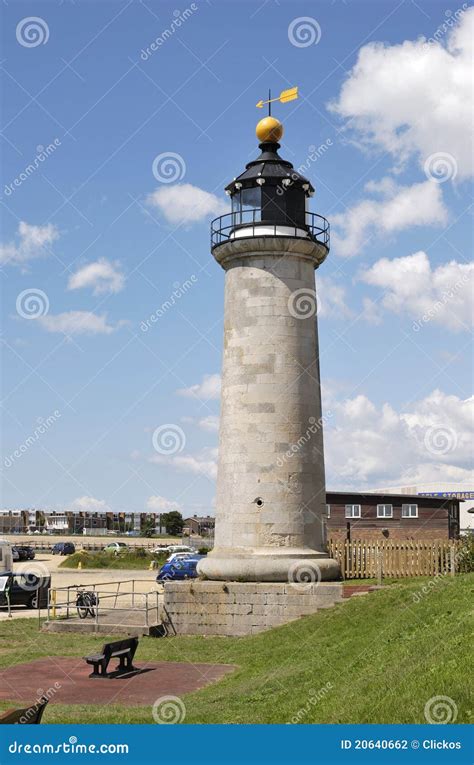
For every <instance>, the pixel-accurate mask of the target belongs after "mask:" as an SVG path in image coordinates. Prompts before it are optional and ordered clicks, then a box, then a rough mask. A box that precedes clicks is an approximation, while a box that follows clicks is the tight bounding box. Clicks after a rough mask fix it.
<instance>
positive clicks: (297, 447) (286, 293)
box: [198, 116, 339, 582]
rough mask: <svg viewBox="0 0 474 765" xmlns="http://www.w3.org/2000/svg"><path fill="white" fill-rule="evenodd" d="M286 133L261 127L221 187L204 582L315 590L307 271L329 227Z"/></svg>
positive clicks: (319, 565) (320, 510)
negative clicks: (213, 442)
mask: <svg viewBox="0 0 474 765" xmlns="http://www.w3.org/2000/svg"><path fill="white" fill-rule="evenodd" d="M282 135H283V126H282V124H281V123H280V122H279V121H278V120H277V119H275V118H274V117H271V116H268V117H265V118H264V119H262V120H261V121H260V122H259V123H258V125H257V137H258V139H259V141H260V150H261V153H260V156H258V157H257V158H256V159H255V160H253V161H252V162H249V163H248V164H247V166H246V169H245V170H244V172H243V173H242V174H241V175H239V176H238V178H235V180H233V181H232V182H231V183H230V184H229V185H228V186H227V188H226V192H227V194H228V195H229V196H230V199H231V203H232V212H231V213H229V214H227V215H223V216H221V217H220V218H217V219H216V220H214V221H213V223H212V253H213V255H214V258H215V259H216V261H217V262H218V263H219V265H220V266H221V267H222V268H223V269H224V271H225V318H224V359H223V375H222V407H221V424H220V436H219V465H218V477H217V508H216V532H215V547H214V549H213V551H212V552H211V553H210V554H209V555H208V556H207V558H204V559H202V560H201V561H200V563H199V566H198V571H199V573H200V574H201V575H203V576H204V577H205V578H207V579H210V580H226V581H237V582H252V581H253V582H291V581H301V582H305V581H309V582H316V581H320V580H326V579H335V578H337V577H338V574H339V566H338V564H337V563H336V561H335V560H333V559H330V558H329V557H328V555H327V554H326V552H325V551H324V549H323V516H324V513H325V503H326V491H325V480H324V451H323V433H322V417H321V390H320V375H319V361H318V355H319V354H318V331H317V321H316V302H315V281H314V271H315V269H316V268H318V267H319V266H320V265H321V263H322V262H323V261H324V260H325V258H326V256H327V254H328V252H329V224H328V222H327V221H326V220H325V219H324V218H322V217H321V216H320V215H316V214H314V213H311V212H310V211H309V200H310V198H311V197H312V196H313V194H314V188H313V186H312V185H311V183H310V181H309V180H307V179H306V178H304V177H303V176H302V175H301V174H300V173H298V172H297V171H296V170H295V169H294V168H293V165H292V164H291V163H290V162H288V161H286V160H284V159H282V158H281V157H280V155H279V153H278V150H279V149H280V145H279V143H278V141H279V140H280V139H281V137H282Z"/></svg>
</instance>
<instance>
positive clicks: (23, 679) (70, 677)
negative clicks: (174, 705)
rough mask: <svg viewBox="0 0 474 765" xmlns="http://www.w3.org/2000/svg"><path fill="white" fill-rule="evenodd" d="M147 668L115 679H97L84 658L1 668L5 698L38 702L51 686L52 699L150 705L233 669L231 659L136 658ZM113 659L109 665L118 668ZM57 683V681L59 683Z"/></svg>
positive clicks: (0, 684) (59, 658) (57, 658)
mask: <svg viewBox="0 0 474 765" xmlns="http://www.w3.org/2000/svg"><path fill="white" fill-rule="evenodd" d="M135 666H136V667H137V668H139V669H141V670H147V671H146V672H142V673H140V674H136V675H132V676H128V677H127V676H126V677H117V678H113V679H110V680H109V679H107V678H104V679H100V680H99V679H92V678H90V677H89V674H90V672H91V669H92V667H90V666H89V665H86V663H85V661H84V660H83V659H77V658H70V657H67V658H66V657H64V656H53V657H50V658H48V659H36V660H35V661H30V662H28V663H27V664H16V665H15V666H13V667H8V668H7V669H5V670H3V671H1V672H0V699H2V700H6V699H8V700H9V701H21V702H23V701H27V702H33V701H34V700H35V699H36V698H37V697H38V696H40V695H41V692H46V691H48V690H49V689H55V688H58V690H57V691H55V692H53V694H52V695H51V691H50V693H49V694H48V695H51V699H50V703H51V704H110V703H114V704H124V705H127V706H131V705H136V706H145V705H148V704H153V703H154V702H155V701H156V699H157V698H159V697H160V696H165V695H173V696H180V695H181V694H183V693H189V692H190V691H196V690H198V689H199V688H203V687H204V686H205V685H209V683H213V682H215V681H216V680H220V679H221V678H222V677H224V676H225V675H227V674H229V673H230V672H233V671H234V669H235V667H233V666H232V665H230V664H187V663H183V662H168V661H160V662H140V661H139V662H136V663H135ZM114 668H115V664H114V662H113V661H112V662H111V663H110V665H109V669H111V670H113V669H114ZM55 683H57V685H56V686H55Z"/></svg>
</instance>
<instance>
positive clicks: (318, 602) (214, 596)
mask: <svg viewBox="0 0 474 765" xmlns="http://www.w3.org/2000/svg"><path fill="white" fill-rule="evenodd" d="M342 598H343V585H342V583H341V582H321V583H319V584H316V583H314V584H303V583H294V584H289V583H288V582H287V583H282V582H275V583H268V582H264V583H262V582H248V583H246V582H207V581H202V580H193V581H189V580H188V581H185V582H166V583H165V591H164V596H163V607H162V613H161V619H162V622H163V624H164V626H165V627H166V629H167V632H168V634H170V635H224V636H228V637H244V636H246V635H255V634H257V633H259V632H264V631H265V630H269V629H272V628H273V627H279V626H281V625H282V624H287V623H288V622H291V621H293V620H294V619H299V618H300V617H302V616H307V615H309V614H314V613H316V611H319V610H321V609H322V608H331V606H334V605H335V604H336V603H340V602H341V601H342Z"/></svg>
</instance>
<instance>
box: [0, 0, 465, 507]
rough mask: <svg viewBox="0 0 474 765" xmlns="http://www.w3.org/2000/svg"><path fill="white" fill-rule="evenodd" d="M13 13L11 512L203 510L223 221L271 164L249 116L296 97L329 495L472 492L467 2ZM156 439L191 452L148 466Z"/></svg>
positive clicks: (288, 123) (8, 79) (5, 335)
mask: <svg viewBox="0 0 474 765" xmlns="http://www.w3.org/2000/svg"><path fill="white" fill-rule="evenodd" d="M178 11H179V14H178ZM2 16H3V23H2V36H3V57H2V58H3V60H2V70H3V71H2V74H3V104H2V105H3V133H2V136H3V138H2V160H3V162H2V166H3V179H2V190H1V191H2V203H3V205H2V213H3V230H2V244H3V249H2V263H3V265H2V284H3V301H2V305H3V315H2V330H3V332H2V339H3V342H4V345H3V350H2V360H3V364H2V369H3V376H2V390H3V399H4V401H3V428H2V431H3V455H4V458H3V466H4V471H3V476H4V478H3V497H2V504H3V506H4V507H27V506H37V507H51V508H63V507H87V508H91V509H94V508H96V507H97V508H99V507H111V508H113V509H115V510H122V509H125V510H126V509H130V510H144V509H146V508H147V507H148V508H150V509H165V510H166V509H169V508H174V507H179V508H180V509H182V510H183V512H184V513H185V514H188V513H195V512H197V513H201V512H207V511H211V512H212V503H213V497H214V477H215V461H216V447H217V432H216V423H217V416H218V412H219V400H218V387H219V386H218V375H219V372H220V363H221V346H222V311H223V272H222V271H221V269H220V268H219V267H218V266H217V264H216V263H215V262H214V261H213V259H212V257H211V254H210V249H209V221H210V219H211V218H212V217H215V215H218V214H219V212H220V211H221V210H222V209H224V205H225V204H226V198H225V196H224V193H223V188H224V186H225V185H226V184H227V183H228V182H229V181H230V180H231V179H232V178H233V177H234V176H235V175H237V174H238V173H239V172H241V171H242V169H243V167H244V165H245V162H247V161H249V159H250V158H253V157H254V156H255V155H256V152H257V151H258V148H257V141H256V139H255V124H256V122H257V120H258V118H259V117H260V116H262V115H261V112H259V110H257V109H256V108H255V104H256V102H257V101H258V100H259V99H260V98H265V96H266V93H267V91H268V88H269V87H271V88H272V91H273V93H275V94H277V93H279V91H280V90H282V89H284V88H286V87H290V86H292V85H298V86H299V88H300V93H301V98H300V99H299V100H298V101H296V102H292V103H290V104H287V105H285V106H279V107H277V108H276V109H275V114H276V116H278V117H280V118H281V119H282V120H283V122H284V125H285V135H284V138H283V141H282V151H281V153H282V155H283V156H285V157H286V158H288V159H290V160H291V161H292V162H293V163H294V164H295V166H296V167H299V166H300V165H301V164H302V163H306V168H307V169H306V171H305V174H307V175H308V176H309V177H310V179H311V181H312V182H313V184H314V185H315V187H316V195H315V197H314V198H313V200H312V202H313V205H312V209H313V210H314V211H315V212H318V213H320V214H322V215H324V216H325V217H326V218H328V219H329V221H330V222H331V225H332V231H333V240H332V241H333V245H332V249H331V253H330V256H329V258H328V259H327V261H326V262H325V263H324V264H323V266H322V267H321V269H320V271H318V272H317V289H318V299H319V334H320V345H321V374H322V381H323V387H324V409H325V412H326V413H328V412H329V415H328V422H327V425H326V430H325V442H326V455H327V460H326V461H327V476H328V486H329V487H330V488H333V489H334V488H349V487H352V488H377V487H382V486H394V487H395V486H397V487H399V486H403V485H405V486H406V485H417V486H418V485H420V486H421V485H425V484H429V485H430V486H432V485H434V484H443V485H449V486H452V487H454V486H455V487H456V488H458V487H464V488H472V485H470V484H471V483H472V481H471V473H470V465H469V460H470V454H471V451H470V444H471V441H470V438H471V435H470V430H471V425H472V420H471V416H472V415H471V410H470V405H471V404H472V400H471V401H470V400H469V398H470V396H471V393H472V371H471V359H472V355H471V347H470V345H469V333H468V322H469V317H470V315H471V310H470V303H471V302H472V291H471V290H472V288H471V286H470V282H469V278H470V276H471V273H472V271H471V270H470V269H471V266H470V265H469V264H468V261H469V258H470V252H471V250H472V234H471V228H472V211H471V209H470V207H469V205H470V196H471V187H470V184H469V179H470V176H471V173H472V167H471V166H470V162H472V159H470V154H471V150H472V147H471V144H470V139H469V125H468V120H466V115H467V118H468V119H469V108H470V105H469V97H466V93H468V94H469V86H468V83H467V74H466V72H467V70H468V66H467V61H468V49H469V25H470V24H471V25H472V11H469V10H468V9H467V5H465V6H459V8H457V9H454V7H453V8H452V12H451V13H450V12H447V11H446V7H445V3H442V2H436V1H434V0H431V1H430V2H424V1H423V0H420V1H419V2H418V1H417V2H416V3H415V2H410V0H404V2H403V1H402V2H392V1H391V0H390V2H357V3H355V2H353V1H350V0H348V1H347V2H344V1H341V0H334V2H330V1H329V0H328V2H312V3H300V2H279V3H277V2H273V1H272V0H268V1H267V2H258V1H256V2H238V3H237V2H220V3H219V2H205V1H203V2H196V3H192V4H191V3H187V4H186V5H185V4H184V3H183V4H182V5H180V6H179V8H177V6H176V5H173V4H169V3H167V2H156V1H155V2H154V1H153V0H147V2H136V1H135V0H133V1H132V2H115V0H113V1H112V0H111V1H109V2H101V3H92V2H80V1H79V0H76V2H69V1H68V0H63V1H62V2H35V3H29V2H14V1H13V0H9V2H8V4H5V5H3V6H2ZM31 17H34V19H33V21H31V20H30V21H28V20H29V19H30V18H31ZM177 19H178V21H179V20H180V19H181V20H180V23H179V25H178V23H177V21H176V20H177ZM173 21H174V23H172V22H173ZM166 30H171V31H169V32H167V31H166ZM423 37H424V38H425V39H424V40H423V39H422V38H423ZM158 39H159V43H158V44H157V45H156V46H155V47H156V50H154V51H153V50H151V47H150V46H151V44H152V43H153V41H156V40H158ZM427 40H428V42H426V41H427ZM147 49H149V54H148V55H147V54H146V52H145V53H143V51H146V50H147ZM471 97H472V96H471ZM48 146H49V147H50V148H49V150H48V152H47V153H48V156H46V157H45V156H44V154H43V155H41V151H43V152H44V151H45V147H48ZM41 147H43V149H42V148H41ZM51 147H52V148H51ZM314 147H316V149H315V148H314ZM318 147H324V148H322V149H321V148H319V150H318ZM170 154H172V155H173V156H174V159H173V157H172V160H171V164H169V163H167V162H166V159H165V162H164V163H163V161H161V160H160V159H158V160H156V161H155V159H156V158H157V157H158V158H159V157H160V156H161V155H170ZM176 155H178V156H177V157H176ZM38 156H43V159H42V160H38V159H37V160H36V164H35V169H34V171H29V172H28V173H27V174H26V175H22V173H23V174H25V173H26V168H27V167H28V166H29V165H30V166H31V164H32V163H35V157H38ZM154 169H155V173H154V172H153V170H154ZM174 172H175V176H173V173H174ZM160 173H161V175H160ZM163 173H164V174H165V175H163ZM166 173H171V176H170V175H166ZM173 177H175V180H174V182H173V181H172V179H173ZM170 180H171V182H170ZM196 203H197V207H196ZM183 285H187V286H186V287H184V288H183ZM26 290H28V291H30V290H32V291H33V298H32V300H31V299H30V300H29V299H28V297H29V294H30V293H29V292H28V293H26V294H25V291H26ZM174 291H175V292H177V296H176V295H175V298H174V305H170V304H169V303H170V301H172V295H173V292H174ZM19 296H20V297H19ZM167 301H168V304H167V305H166V306H165V308H162V306H164V304H166V302H167ZM46 303H47V305H46ZM160 308H161V310H160ZM156 312H158V314H157V316H158V320H157V321H155V322H153V323H152V322H151V321H150V317H151V315H152V314H156ZM427 312H428V313H427ZM423 316H424V317H425V318H422V317H423ZM147 320H148V321H149V327H148V329H147V331H144V330H143V323H144V322H145V326H146V322H147ZM203 382H204V385H203ZM162 425H172V426H173V427H174V432H175V433H177V438H178V441H179V444H178V446H177V447H176V448H177V449H178V450H177V451H173V449H171V451H169V450H168V452H167V453H165V454H162V453H157V451H156V450H155V449H154V447H153V433H154V432H155V431H156V429H157V428H160V427H161V426H162ZM25 444H26V446H25ZM15 453H16V454H15Z"/></svg>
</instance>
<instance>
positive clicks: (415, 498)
mask: <svg viewBox="0 0 474 765" xmlns="http://www.w3.org/2000/svg"><path fill="white" fill-rule="evenodd" d="M335 495H337V496H343V497H367V498H368V499H373V498H374V499H375V498H379V497H383V498H384V499H404V500H405V501H407V502H408V501H411V502H413V503H415V502H420V501H421V500H424V501H426V500H428V501H429V502H435V503H439V504H440V505H444V504H445V503H446V502H448V501H449V502H460V501H461V500H459V499H457V498H456V497H439V496H435V495H432V496H427V495H426V494H401V493H396V494H395V493H394V494H391V493H389V492H386V491H364V492H358V491H337V490H334V491H326V499H327V498H328V497H329V496H335Z"/></svg>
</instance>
